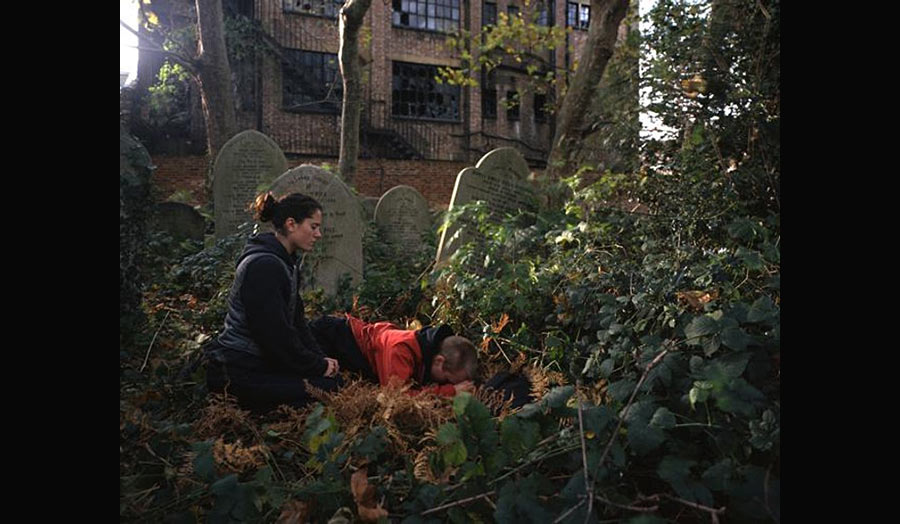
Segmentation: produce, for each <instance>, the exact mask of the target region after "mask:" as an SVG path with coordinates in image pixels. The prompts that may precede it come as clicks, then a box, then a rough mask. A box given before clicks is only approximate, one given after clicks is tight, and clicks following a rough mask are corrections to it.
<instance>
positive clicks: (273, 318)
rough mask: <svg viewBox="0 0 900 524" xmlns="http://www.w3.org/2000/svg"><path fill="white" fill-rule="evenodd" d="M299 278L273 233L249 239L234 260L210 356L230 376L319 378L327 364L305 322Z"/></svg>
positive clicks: (293, 260)
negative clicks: (222, 321) (238, 373)
mask: <svg viewBox="0 0 900 524" xmlns="http://www.w3.org/2000/svg"><path fill="white" fill-rule="evenodd" d="M298 273H299V268H298V267H297V261H296V258H295V257H292V256H291V255H289V254H288V252H287V250H285V248H284V246H282V245H281V242H279V241H278V239H276V238H275V235H274V233H262V234H259V235H254V236H252V237H250V239H249V240H248V242H247V246H246V247H245V248H244V251H243V253H241V256H240V258H238V264H237V270H236V271H235V279H234V283H233V284H232V287H231V291H230V293H229V296H228V313H227V314H226V316H225V329H224V331H222V333H221V334H220V335H219V337H218V339H217V341H216V342H217V343H215V344H212V345H211V346H210V347H209V348H208V350H207V351H208V354H209V355H208V356H209V357H210V358H211V359H212V360H214V361H216V362H218V363H221V364H224V367H225V368H227V369H228V370H229V371H239V370H242V371H249V372H254V371H261V372H275V373H278V374H282V375H294V376H297V377H321V376H322V375H323V374H324V373H325V370H326V368H327V363H326V362H325V355H324V353H323V351H322V349H321V348H320V347H319V345H318V344H317V343H316V340H315V339H314V338H313V337H312V335H311V333H310V331H309V326H308V324H307V322H306V320H305V318H304V316H303V300H302V299H301V298H300V295H299V276H298ZM229 374H231V373H229Z"/></svg>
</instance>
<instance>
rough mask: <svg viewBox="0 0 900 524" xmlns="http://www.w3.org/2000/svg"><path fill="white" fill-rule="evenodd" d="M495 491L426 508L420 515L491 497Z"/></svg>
mask: <svg viewBox="0 0 900 524" xmlns="http://www.w3.org/2000/svg"><path fill="white" fill-rule="evenodd" d="M495 493H496V492H495V491H494V490H491V491H488V492H487V493H482V494H481V495H475V496H474V497H469V498H465V499H460V500H457V501H456V502H451V503H449V504H444V505H442V506H438V507H436V508H431V509H428V510H425V511H423V512H422V513H420V515H422V516H423V517H424V516H425V515H430V514H432V513H437V512H438V511H442V510H445V509H448V508H452V507H455V506H460V505H462V504H466V503H468V502H473V501H475V500H478V499H483V498H487V497H491V496H493V495H494V494H495Z"/></svg>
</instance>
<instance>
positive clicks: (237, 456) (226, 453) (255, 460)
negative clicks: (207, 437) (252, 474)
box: [213, 438, 267, 473]
mask: <svg viewBox="0 0 900 524" xmlns="http://www.w3.org/2000/svg"><path fill="white" fill-rule="evenodd" d="M266 454H267V451H266V448H265V447H264V446H261V445H259V444H256V445H253V446H244V445H243V443H242V442H241V441H240V440H238V441H237V442H234V443H231V444H229V443H227V442H225V440H224V439H222V438H218V439H216V441H215V442H214V443H213V458H214V459H215V460H216V464H218V465H219V466H221V467H222V469H223V470H225V471H228V472H231V473H243V472H245V471H250V470H255V469H257V468H260V467H262V466H264V465H265V463H266Z"/></svg>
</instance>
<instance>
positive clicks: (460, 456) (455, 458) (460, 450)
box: [442, 440, 469, 466]
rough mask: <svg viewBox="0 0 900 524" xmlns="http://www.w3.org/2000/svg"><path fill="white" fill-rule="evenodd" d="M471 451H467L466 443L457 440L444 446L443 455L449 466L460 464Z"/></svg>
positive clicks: (445, 462)
mask: <svg viewBox="0 0 900 524" xmlns="http://www.w3.org/2000/svg"><path fill="white" fill-rule="evenodd" d="M468 456H469V453H468V451H466V446H465V444H463V443H462V441H460V440H457V441H456V442H454V443H453V444H451V445H449V446H447V447H446V448H444V451H443V454H442V457H443V458H444V464H446V465H448V466H459V465H460V464H462V463H463V462H465V461H466V458H468Z"/></svg>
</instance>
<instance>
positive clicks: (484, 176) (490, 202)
mask: <svg viewBox="0 0 900 524" xmlns="http://www.w3.org/2000/svg"><path fill="white" fill-rule="evenodd" d="M528 173H529V169H528V164H527V163H526V162H525V158H524V157H522V154H521V153H519V152H518V151H517V150H515V149H513V148H511V147H502V148H499V149H494V150H493V151H490V152H488V153H487V154H486V155H484V156H483V157H481V160H479V161H478V163H477V164H476V165H475V167H467V168H465V169H463V170H462V171H460V172H459V174H458V175H457V176H456V185H455V186H454V187H453V196H452V197H451V198H450V207H449V209H448V211H449V210H452V209H453V208H454V207H456V206H461V205H463V204H467V203H469V202H474V201H477V200H483V201H485V202H486V203H487V206H488V209H489V210H490V211H491V215H492V216H493V217H496V219H497V220H500V219H501V218H502V217H503V215H505V214H507V213H516V212H517V211H519V210H523V211H525V210H528V211H536V210H537V199H536V196H535V192H534V188H532V186H531V184H529V183H528V181H527V177H528ZM458 229H459V228H458V226H453V225H451V226H450V227H448V228H446V229H445V230H444V232H443V233H442V234H441V240H440V242H439V243H438V251H437V257H436V263H437V264H438V265H440V264H442V263H445V262H446V261H447V260H449V259H450V256H451V255H453V253H455V252H456V250H457V249H459V246H461V245H463V244H465V243H467V242H470V241H472V240H473V237H472V235H471V233H468V232H466V231H459V235H457V232H458Z"/></svg>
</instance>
